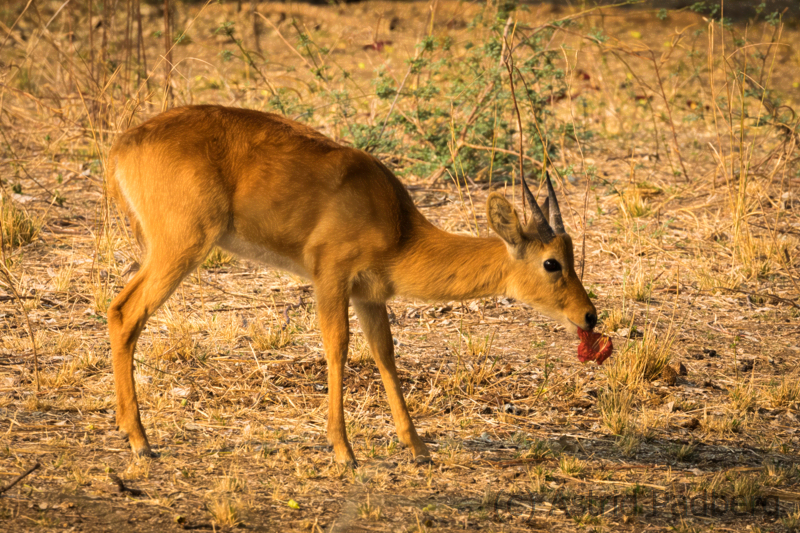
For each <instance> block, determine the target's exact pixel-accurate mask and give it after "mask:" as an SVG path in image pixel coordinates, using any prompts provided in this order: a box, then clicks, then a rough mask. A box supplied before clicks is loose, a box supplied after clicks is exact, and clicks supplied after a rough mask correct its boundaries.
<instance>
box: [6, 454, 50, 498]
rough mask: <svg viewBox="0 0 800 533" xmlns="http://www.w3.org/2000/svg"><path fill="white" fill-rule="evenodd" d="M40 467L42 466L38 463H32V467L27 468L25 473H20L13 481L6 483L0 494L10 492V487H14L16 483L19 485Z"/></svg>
mask: <svg viewBox="0 0 800 533" xmlns="http://www.w3.org/2000/svg"><path fill="white" fill-rule="evenodd" d="M40 466H42V465H40V464H39V463H38V462H37V463H33V465H31V467H30V468H28V469H27V470H26V471H24V472H23V473H21V474H20V475H18V476H17V477H15V478H14V479H12V480H11V481H10V482H9V483H8V485H6V486H5V487H3V488H1V489H0V494H3V493H4V492H6V491H8V490H10V489H11V488H12V487H14V485H16V484H17V483H19V482H20V481H22V480H23V479H25V478H26V477H28V476H29V475H31V473H32V472H33V471H34V470H36V469H37V468H39V467H40Z"/></svg>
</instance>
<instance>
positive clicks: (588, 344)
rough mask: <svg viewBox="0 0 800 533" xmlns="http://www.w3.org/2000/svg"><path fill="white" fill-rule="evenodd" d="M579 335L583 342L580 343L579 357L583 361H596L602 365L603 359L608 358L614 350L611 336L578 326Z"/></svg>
mask: <svg viewBox="0 0 800 533" xmlns="http://www.w3.org/2000/svg"><path fill="white" fill-rule="evenodd" d="M578 337H579V338H580V339H581V343H580V344H579V345H578V359H579V360H580V362H581V363H585V362H587V361H594V362H595V363H597V364H598V365H602V364H603V361H605V360H606V359H608V358H609V357H610V356H611V352H613V351H614V345H613V344H611V338H610V337H606V336H605V335H602V334H600V333H595V332H592V331H584V330H582V329H581V328H578Z"/></svg>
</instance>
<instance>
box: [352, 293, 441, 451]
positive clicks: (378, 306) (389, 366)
mask: <svg viewBox="0 0 800 533" xmlns="http://www.w3.org/2000/svg"><path fill="white" fill-rule="evenodd" d="M353 306H354V307H355V308H356V313H357V314H358V318H359V321H360V322H361V329H363V330H364V335H365V336H366V337H367V342H369V347H370V351H371V352H372V357H373V359H375V363H376V364H377V365H378V370H379V371H380V373H381V378H382V379H383V388H384V389H386V396H387V398H388V399H389V408H390V409H391V410H392V418H393V419H394V425H395V428H397V436H398V438H399V439H400V442H402V443H403V444H405V445H406V446H408V447H409V448H411V453H412V454H413V455H414V460H415V461H417V462H420V463H427V462H430V460H431V454H430V452H429V451H428V447H427V446H425V443H424V442H422V439H420V438H419V435H417V430H416V429H415V428H414V422H412V421H411V415H409V414H408V408H407V407H406V402H405V400H404V399H403V389H402V388H401V387H400V379H399V378H398V377H397V366H395V362H394V342H393V341H392V330H391V328H390V326H389V315H388V314H387V312H386V304H383V303H369V302H361V301H357V300H354V301H353Z"/></svg>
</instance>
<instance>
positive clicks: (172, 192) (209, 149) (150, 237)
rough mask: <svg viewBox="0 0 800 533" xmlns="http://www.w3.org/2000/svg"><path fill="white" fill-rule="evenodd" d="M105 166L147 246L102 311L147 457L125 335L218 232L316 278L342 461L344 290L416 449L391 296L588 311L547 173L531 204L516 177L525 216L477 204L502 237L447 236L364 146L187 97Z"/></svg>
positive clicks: (119, 388)
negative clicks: (543, 196)
mask: <svg viewBox="0 0 800 533" xmlns="http://www.w3.org/2000/svg"><path fill="white" fill-rule="evenodd" d="M107 179H108V187H109V192H110V193H111V195H112V196H113V197H114V198H115V199H116V201H117V204H118V206H119V207H120V209H121V210H122V211H123V212H124V213H125V214H126V215H127V217H128V219H129V221H130V224H131V226H132V231H133V234H134V236H135V238H136V239H137V241H138V242H139V244H140V246H141V247H142V250H143V260H142V265H141V269H140V270H139V271H138V272H137V273H136V274H135V276H134V277H133V278H132V279H131V280H130V282H129V283H128V284H127V285H126V286H125V288H124V289H123V290H122V292H121V293H120V294H119V295H118V296H117V297H116V298H115V299H114V301H113V302H112V304H111V306H110V308H109V311H108V329H109V334H110V337H111V351H112V356H113V363H114V381H115V388H116V394H117V424H118V426H119V429H120V431H122V432H123V433H125V434H127V437H128V439H129V442H130V444H131V447H132V448H133V451H134V452H135V453H137V454H142V455H151V450H150V445H149V443H148V441H147V436H146V434H145V430H144V427H143V426H142V422H141V419H140V416H139V406H138V401H137V398H136V390H135V386H134V379H133V353H134V348H135V346H136V341H137V339H138V337H139V334H140V333H141V331H142V329H143V328H144V325H145V323H146V322H147V319H148V318H149V317H150V315H152V314H153V313H154V312H155V311H156V310H157V309H158V308H159V306H161V305H162V304H163V303H164V301H166V300H167V298H168V297H169V296H170V295H171V294H172V292H173V291H174V290H175V289H176V288H177V287H178V285H179V284H180V283H181V280H183V278H184V277H185V276H186V275H187V274H189V273H190V272H192V271H193V270H194V269H195V268H196V267H197V266H198V265H199V264H200V263H201V262H202V261H203V259H204V258H205V257H206V255H207V254H208V253H209V251H210V250H211V249H212V247H213V246H215V245H216V246H219V247H221V248H222V249H224V250H227V251H229V252H231V253H234V254H236V255H239V256H242V257H244V258H247V259H251V260H256V261H261V262H264V263H267V264H269V265H272V266H275V267H277V268H280V269H284V270H288V271H290V272H293V273H295V274H298V275H300V276H303V277H306V278H308V279H310V280H311V281H312V282H313V285H314V290H315V293H316V298H317V314H318V316H319V325H320V329H321V331H322V340H323V345H324V350H325V356H326V359H327V365H328V402H329V403H328V428H327V435H328V440H329V442H330V444H331V445H332V447H333V451H334V454H335V458H336V460H337V461H338V462H341V463H347V464H351V465H354V464H356V462H355V456H354V455H353V449H352V448H351V446H350V443H349V442H348V440H347V434H346V430H345V419H344V406H343V403H342V387H343V385H342V379H343V369H344V364H345V361H346V358H347V349H348V341H349V335H350V331H349V320H348V304H349V303H352V304H353V307H354V308H355V312H356V314H357V316H358V319H359V322H360V324H361V328H362V329H363V331H364V335H365V336H366V338H367V341H368V343H369V348H370V352H371V354H372V357H373V358H374V359H375V363H376V364H377V366H378V369H379V371H380V374H381V378H382V380H383V385H384V387H385V389H386V395H387V396H388V400H389V407H390V408H391V411H392V417H393V418H394V422H395V426H396V429H397V434H398V437H399V440H400V441H401V442H402V443H403V444H405V445H407V446H408V447H410V449H411V452H412V453H413V456H414V459H415V460H416V461H421V462H426V461H429V460H430V452H429V451H428V448H427V447H426V446H425V444H424V443H423V442H422V440H421V439H420V437H419V435H418V434H417V431H416V429H415V428H414V424H413V422H412V421H411V416H410V415H409V413H408V409H407V407H406V404H405V400H404V398H403V392H402V389H401V386H400V380H399V379H398V377H397V368H396V367H395V360H394V345H393V342H392V333H391V330H390V328H389V318H388V315H387V310H386V301H387V300H389V299H390V298H392V297H394V296H397V295H402V296H407V297H411V298H418V299H424V300H445V301H446V300H468V299H471V298H481V297H489V296H495V295H505V296H509V297H512V298H515V299H518V300H521V301H523V302H526V303H528V304H530V305H531V306H533V307H534V308H535V309H537V310H539V311H541V312H542V313H544V314H545V315H548V316H549V317H551V318H553V319H554V320H556V321H558V322H560V323H561V324H563V325H564V327H566V328H567V330H568V331H571V332H573V333H574V332H576V330H577V328H580V329H581V330H583V331H584V332H590V331H591V330H592V329H593V328H594V326H595V324H596V323H597V314H596V310H595V307H594V305H592V302H591V301H590V300H589V297H588V296H587V294H586V291H585V290H584V288H583V285H582V284H581V282H580V280H579V279H578V277H577V275H576V274H575V269H574V260H573V249H572V240H571V239H570V237H569V235H567V234H566V232H565V231H564V224H563V222H562V218H561V213H560V211H559V207H558V202H557V201H556V197H555V192H554V191H553V187H552V184H551V183H550V180H549V178H548V179H547V189H548V198H547V201H545V203H544V204H543V206H542V208H540V207H539V205H538V204H537V203H536V200H535V198H534V196H533V194H532V193H531V191H530V190H529V189H528V188H527V186H525V188H524V193H525V197H526V199H527V201H528V203H529V205H530V207H531V211H532V214H531V219H530V221H529V223H528V224H527V225H525V226H524V227H523V225H522V224H521V223H520V220H519V217H518V216H517V213H516V211H515V209H514V207H513V206H512V205H511V204H510V203H509V202H508V201H507V200H506V199H505V198H503V196H501V195H499V194H497V193H492V194H490V195H489V197H488V200H487V214H488V220H489V226H490V227H491V228H492V230H494V232H495V233H496V234H497V236H498V237H499V238H496V237H492V238H480V237H472V236H465V235H454V234H451V233H447V232H445V231H442V230H440V229H438V228H436V227H435V226H434V225H433V224H431V223H430V222H428V220H427V219H426V218H425V217H424V216H423V215H422V213H420V211H419V210H418V209H417V208H416V207H415V206H414V203H413V201H412V199H411V197H410V195H409V194H408V192H407V191H406V189H405V187H404V186H403V184H402V183H401V182H400V180H398V179H397V177H396V176H395V175H394V174H392V172H391V171H390V170H389V169H388V168H386V167H385V166H384V165H383V164H382V163H381V162H380V161H378V160H377V159H375V158H374V157H372V156H370V155H368V154H366V153H365V152H362V151H359V150H356V149H353V148H349V147H345V146H341V145H339V144H337V143H336V142H334V141H332V140H331V139H329V138H327V137H325V136H324V135H322V134H321V133H319V132H317V131H315V130H313V129H311V128H309V127H307V126H304V125H302V124H299V123H297V122H293V121H291V120H288V119H286V118H283V117H281V116H278V115H274V114H268V113H261V112H257V111H251V110H246V109H234V108H226V107H218V106H189V107H181V108H176V109H172V110H170V111H167V112H165V113H162V114H160V115H158V116H156V117H155V118H152V119H150V120H148V121H147V122H145V123H143V124H142V125H140V126H137V127H134V128H132V129H130V130H128V131H127V132H125V133H124V134H122V135H121V136H120V137H119V138H118V140H117V141H116V143H115V144H114V146H113V148H112V149H111V152H110V154H109V158H108V173H107ZM548 220H549V222H548Z"/></svg>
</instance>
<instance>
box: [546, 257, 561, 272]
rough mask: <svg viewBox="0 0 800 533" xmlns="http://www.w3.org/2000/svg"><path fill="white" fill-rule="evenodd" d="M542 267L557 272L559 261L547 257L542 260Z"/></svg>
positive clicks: (559, 267) (559, 266)
mask: <svg viewBox="0 0 800 533" xmlns="http://www.w3.org/2000/svg"><path fill="white" fill-rule="evenodd" d="M544 269H545V270H547V271H548V272H558V271H559V270H561V263H559V262H558V261H556V260H555V259H548V260H547V261H545V262H544Z"/></svg>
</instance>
